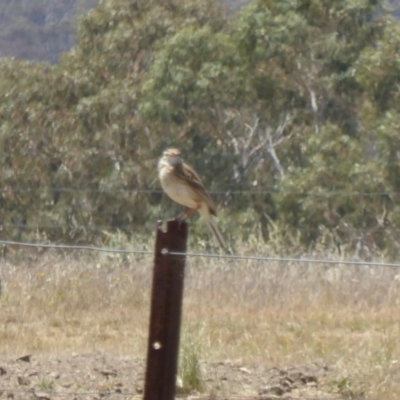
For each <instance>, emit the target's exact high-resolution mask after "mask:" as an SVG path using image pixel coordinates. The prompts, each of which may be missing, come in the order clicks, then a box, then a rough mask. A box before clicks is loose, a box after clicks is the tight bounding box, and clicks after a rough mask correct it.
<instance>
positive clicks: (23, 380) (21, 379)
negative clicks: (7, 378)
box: [17, 376, 31, 386]
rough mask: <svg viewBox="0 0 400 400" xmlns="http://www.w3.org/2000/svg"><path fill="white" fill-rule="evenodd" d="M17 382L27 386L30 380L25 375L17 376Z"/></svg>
mask: <svg viewBox="0 0 400 400" xmlns="http://www.w3.org/2000/svg"><path fill="white" fill-rule="evenodd" d="M17 381H18V384H19V385H21V386H29V385H30V384H31V381H30V380H29V379H28V378H27V377H26V376H17Z"/></svg>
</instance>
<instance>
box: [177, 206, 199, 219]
mask: <svg viewBox="0 0 400 400" xmlns="http://www.w3.org/2000/svg"><path fill="white" fill-rule="evenodd" d="M196 212H197V208H188V209H187V210H186V211H184V212H183V213H181V214H179V216H178V218H177V219H179V220H181V221H186V220H187V219H188V218H190V217H191V216H192V215H194V214H195V213H196Z"/></svg>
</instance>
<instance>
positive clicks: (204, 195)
mask: <svg viewBox="0 0 400 400" xmlns="http://www.w3.org/2000/svg"><path fill="white" fill-rule="evenodd" d="M175 171H176V174H177V175H178V176H179V177H180V178H181V179H182V180H184V181H185V182H187V184H188V185H190V186H191V187H192V188H193V189H194V190H195V192H196V193H197V194H198V195H199V197H200V198H201V199H202V200H204V201H205V202H206V203H207V204H208V208H209V210H210V214H211V215H217V208H216V207H215V204H214V202H213V200H212V198H211V196H210V194H209V193H208V192H207V190H206V188H205V187H204V185H203V182H202V181H201V179H200V177H199V175H197V173H196V172H195V171H194V169H193V168H192V167H189V165H187V164H185V163H182V164H177V165H176V166H175Z"/></svg>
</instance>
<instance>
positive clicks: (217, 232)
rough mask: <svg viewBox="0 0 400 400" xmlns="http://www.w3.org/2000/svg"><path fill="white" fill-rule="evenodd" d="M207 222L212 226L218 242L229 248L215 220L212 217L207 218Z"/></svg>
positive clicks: (211, 228)
mask: <svg viewBox="0 0 400 400" xmlns="http://www.w3.org/2000/svg"><path fill="white" fill-rule="evenodd" d="M207 223H208V226H209V227H210V230H211V231H212V233H213V234H214V236H215V238H216V239H217V241H218V244H219V245H220V246H221V247H222V248H223V249H225V250H227V249H228V246H227V245H226V243H225V240H224V238H223V237H222V234H221V232H220V231H219V229H218V227H217V225H216V224H215V222H214V221H213V220H212V218H207Z"/></svg>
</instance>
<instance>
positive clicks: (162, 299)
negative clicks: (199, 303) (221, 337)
mask: <svg viewBox="0 0 400 400" xmlns="http://www.w3.org/2000/svg"><path fill="white" fill-rule="evenodd" d="M187 236H188V225H187V223H186V222H183V221H176V220H173V221H168V222H167V231H166V232H163V231H162V229H161V221H159V222H158V226H157V237H156V245H155V256H154V269H153V285H152V293H151V307H150V327H149V338H148V347H147V367H146V376H145V379H146V381H145V387H144V400H173V399H174V397H175V387H176V375H177V369H178V354H179V336H180V325H181V314H182V298H183V284H184V276H185V262H186V256H185V255H173V254H170V253H186V242H187Z"/></svg>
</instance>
